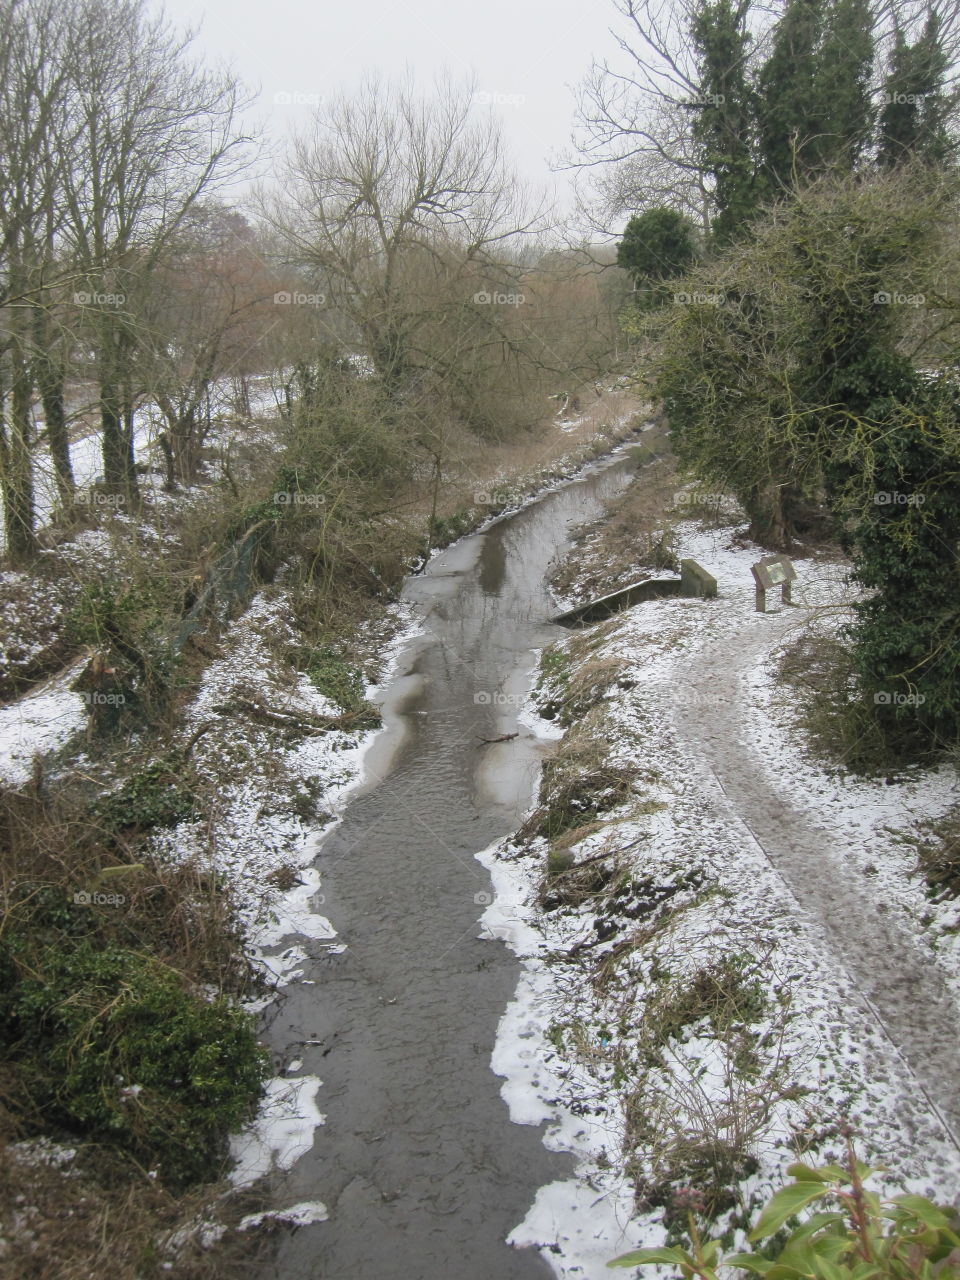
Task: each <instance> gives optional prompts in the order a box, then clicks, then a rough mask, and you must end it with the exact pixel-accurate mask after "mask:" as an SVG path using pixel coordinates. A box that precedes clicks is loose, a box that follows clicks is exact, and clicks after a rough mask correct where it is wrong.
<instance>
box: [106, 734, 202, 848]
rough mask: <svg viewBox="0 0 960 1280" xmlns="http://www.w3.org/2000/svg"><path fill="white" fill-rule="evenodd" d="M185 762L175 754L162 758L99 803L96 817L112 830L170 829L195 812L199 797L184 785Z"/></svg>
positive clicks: (130, 778)
mask: <svg viewBox="0 0 960 1280" xmlns="http://www.w3.org/2000/svg"><path fill="white" fill-rule="evenodd" d="M184 768H185V762H184V760H183V758H182V757H181V756H180V755H178V754H177V753H176V752H169V753H168V754H166V755H162V756H159V757H158V758H157V759H156V760H154V761H153V762H152V763H151V764H148V765H147V766H146V767H145V768H144V769H141V770H140V771H139V772H138V773H135V774H133V775H132V776H131V777H129V778H128V779H127V780H126V782H124V784H123V786H121V787H120V789H119V790H118V791H115V792H114V793H113V795H110V796H106V797H105V798H104V799H102V800H99V801H98V802H97V805H96V807H95V812H96V816H97V817H98V818H99V819H100V820H101V821H102V822H103V823H104V825H105V826H107V827H108V828H109V829H110V830H111V831H118V830H122V829H123V828H126V827H136V828H137V829H139V830H141V831H142V830H147V829H149V828H150V827H171V826H173V825H174V824H175V823H177V822H182V821H183V820H184V819H185V818H189V817H191V816H192V815H193V813H194V812H195V810H196V804H197V801H196V797H195V796H194V794H193V792H192V791H191V790H190V789H189V788H188V787H186V786H184V785H183V774H184Z"/></svg>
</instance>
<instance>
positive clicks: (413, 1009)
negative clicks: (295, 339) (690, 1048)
mask: <svg viewBox="0 0 960 1280" xmlns="http://www.w3.org/2000/svg"><path fill="white" fill-rule="evenodd" d="M636 466H637V460H636V457H635V453H634V451H633V450H631V448H630V447H629V446H628V447H627V448H626V449H624V450H621V451H618V452H617V453H616V454H614V455H613V456H612V457H611V458H607V459H604V460H603V461H602V462H600V463H596V464H594V465H593V466H591V467H589V468H588V469H587V470H586V471H584V472H583V473H581V474H580V476H578V477H577V478H576V479H575V480H573V481H570V482H568V483H566V484H564V485H562V486H560V487H558V488H556V489H553V490H551V491H549V492H547V493H545V494H544V495H543V496H542V497H541V498H539V499H538V500H537V501H536V502H534V503H532V504H530V505H529V506H527V507H525V508H523V509H522V510H520V511H518V512H516V513H514V514H512V515H508V516H506V517H504V518H502V519H500V520H499V521H497V522H496V523H494V524H492V525H491V526H490V527H489V528H488V529H486V530H485V531H483V532H481V533H477V534H474V535H471V536H468V537H466V538H464V539H462V540H461V541H459V542H458V543H456V544H455V545H454V546H452V547H450V548H448V549H447V550H446V551H444V552H442V553H441V554H438V555H436V556H435V557H434V558H433V559H431V561H430V562H429V564H428V565H427V566H426V568H425V569H424V570H423V571H422V572H421V573H419V574H417V575H414V576H411V577H410V578H409V579H408V580H407V581H406V583H405V586H404V595H405V596H406V598H407V599H408V600H410V601H411V602H412V603H413V605H414V608H415V611H416V613H417V616H418V618H419V619H420V621H421V623H422V626H423V628H424V630H423V634H422V635H421V636H419V637H418V638H417V639H415V640H414V641H412V642H411V643H410V645H409V646H408V647H407V648H406V650H405V651H404V653H403V654H402V655H401V658H400V663H399V666H398V669H397V675H396V677H395V678H394V679H393V680H392V681H391V683H390V685H389V687H388V688H387V689H386V690H385V694H384V698H383V703H382V710H383V714H384V729H383V731H382V732H381V733H380V734H378V736H377V738H376V739H375V740H374V742H373V744H372V745H371V747H370V750H369V751H368V754H367V757H366V759H365V773H364V783H363V785H362V786H360V787H358V788H357V789H356V790H354V792H353V793H352V794H351V796H350V799H349V801H348V804H347V807H346V810H345V812H344V814H343V817H342V821H341V822H340V823H339V824H338V825H337V826H336V827H334V828H332V829H331V830H330V832H329V833H328V834H327V835H326V836H325V837H324V838H323V840H322V842H321V843H320V845H319V846H318V853H317V860H316V866H317V867H318V869H319V871H320V874H321V876H322V880H323V893H324V899H325V901H324V904H323V908H322V910H323V914H324V915H326V916H328V917H329V918H330V920H331V921H332V922H333V924H334V925H335V927H336V928H337V930H338V931H339V939H338V940H339V942H341V943H343V944H345V947H344V949H343V950H342V951H341V952H340V953H339V954H329V953H327V952H324V953H323V954H320V955H318V956H317V958H316V959H314V960H311V961H310V962H309V964H308V965H307V967H306V970H305V972H304V975H303V979H306V981H304V980H303V979H301V980H300V981H298V982H295V983H293V984H292V985H291V986H289V987H288V988H287V989H286V990H285V991H284V993H283V996H282V998H281V999H280V1000H278V1001H277V1003H276V1004H275V1005H274V1006H273V1008H272V1012H271V1014H270V1016H269V1018H268V1023H267V1027H266V1031H265V1039H266V1042H267V1044H268V1045H269V1047H270V1048H271V1050H273V1051H274V1053H275V1054H276V1055H277V1056H278V1057H280V1058H282V1059H284V1060H289V1059H291V1058H298V1059H300V1060H301V1061H302V1062H303V1070H304V1071H306V1072H311V1073H315V1074H316V1075H318V1076H319V1077H320V1079H321V1080H322V1081H323V1087H322V1088H321V1090H320V1094H319V1097H318V1103H319V1105H320V1107H321V1110H322V1111H323V1112H324V1113H325V1114H326V1117H327V1120H326V1124H325V1125H323V1126H321V1127H320V1128H318V1129H317V1130H316V1135H315V1143H314V1146H313V1148H312V1149H311V1150H310V1151H309V1152H307V1153H306V1154H305V1155H304V1156H303V1157H301V1159H300V1160H299V1161H298V1162H297V1163H296V1164H295V1165H294V1166H293V1168H292V1169H290V1170H289V1171H288V1172H286V1173H284V1174H282V1175H277V1177H276V1183H275V1186H274V1188H273V1191H274V1193H275V1196H276V1200H277V1202H278V1203H281V1204H290V1203H293V1202H295V1201H300V1200H322V1201H323V1202H324V1204H325V1205H326V1206H327V1208H328V1210H329V1215H330V1216H329V1220H328V1221H326V1222H322V1223H316V1224H314V1225H311V1226H305V1227H300V1228H298V1229H297V1230H295V1231H293V1230H289V1229H284V1230H282V1231H281V1232H280V1233H279V1234H278V1235H277V1237H276V1239H275V1242H274V1243H273V1244H272V1246H271V1256H270V1259H269V1261H268V1262H267V1263H265V1264H264V1266H263V1267H262V1270H261V1272H260V1274H261V1276H262V1278H263V1280H319V1278H320V1277H323V1280H452V1278H453V1277H456V1280H527V1278H529V1280H533V1278H534V1277H538V1276H539V1277H545V1276H549V1275H551V1271H550V1269H549V1267H548V1266H547V1264H546V1263H545V1262H544V1261H543V1259H542V1258H541V1257H540V1255H539V1254H537V1253H535V1252H532V1251H530V1250H517V1249H512V1248H510V1247H509V1246H508V1245H507V1244H506V1243H505V1239H506V1236H507V1235H508V1233H509V1232H510V1231H511V1229H512V1228H513V1227H514V1226H515V1225H516V1224H517V1223H518V1222H519V1221H520V1220H521V1219H522V1218H523V1217H524V1215H525V1214H526V1212H527V1210H528V1208H529V1206H530V1204H531V1203H532V1201H533V1198H534V1195H535V1193H536V1191H537V1188H538V1187H540V1186H542V1185H544V1184H545V1183H547V1182H551V1181H553V1180H555V1179H557V1178H565V1177H569V1176H570V1174H571V1172H572V1159H571V1158H570V1157H567V1156H563V1155H560V1154H557V1153H551V1152H549V1151H547V1150H546V1149H545V1148H544V1146H543V1144H542V1140H541V1139H542V1133H541V1130H540V1129H539V1128H536V1127H533V1126H525V1125H517V1124H513V1123H511V1121H510V1119H509V1116H508V1113H507V1108H506V1105H505V1103H504V1102H503V1100H502V1098H501V1097H500V1092H499V1088H500V1081H499V1080H498V1078H497V1077H496V1076H494V1074H493V1073H492V1071H491V1069H490V1057H491V1052H492V1049H493V1045H494V1040H495V1037H496V1033H497V1026H498V1022H499V1020H500V1017H501V1015H502V1014H503V1012H504V1009H505V1008H506V1006H507V1004H508V1002H509V1001H510V999H511V997H512V995H513V992H514V990H515V987H516V984H517V979H518V972H519V970H518V964H517V961H516V959H515V957H514V956H513V955H512V954H511V953H510V952H509V951H508V950H507V948H506V947H505V946H504V945H503V944H501V943H499V942H492V941H489V940H484V939H481V938H480V936H479V928H478V920H479V917H480V915H481V914H482V912H483V910H484V906H483V902H484V900H485V895H487V894H488V893H489V889H490V883H489V878H488V875H487V873H486V871H485V870H484V869H483V868H482V867H481V866H480V864H479V863H478V862H477V861H476V859H475V857H474V855H475V854H476V853H477V852H478V851H480V850H481V849H484V848H486V847H487V846H489V845H490V844H491V843H492V842H493V841H495V840H497V839H498V838H500V837H502V836H504V835H506V834H508V833H509V832H511V831H513V830H515V829H516V827H517V826H518V825H519V822H520V819H521V816H522V814H523V813H524V811H525V810H526V809H527V808H528V807H529V805H530V803H531V800H532V798H533V793H534V789H535V786H536V780H537V774H538V770H539V767H540V762H541V760H542V758H543V753H544V752H545V751H546V750H547V749H548V748H547V746H546V744H544V743H542V742H541V741H539V740H538V739H537V738H536V737H535V736H534V735H533V734H532V733H531V732H530V731H529V730H528V729H525V728H523V727H522V726H518V723H517V717H516V712H517V705H518V702H519V699H520V697H521V696H522V694H523V691H524V690H525V689H526V688H528V686H529V682H530V677H531V672H532V669H533V665H534V660H535V654H534V650H536V649H537V648H539V647H542V646H543V645H546V644H549V643H550V642H551V641H552V640H553V639H555V638H556V637H557V636H558V635H560V634H563V633H562V632H561V631H560V629H559V628H557V627H555V626H554V625H553V624H552V623H551V622H550V621H549V619H550V617H551V615H552V614H553V613H554V612H555V605H554V602H553V601H552V599H551V597H550V594H549V591H548V588H547V585H546V579H547V576H548V571H549V568H550V565H551V562H552V561H554V560H555V559H556V558H558V557H561V556H563V555H564V554H565V552H566V550H567V549H568V547H569V538H570V534H571V531H572V530H573V529H574V528H575V527H576V526H578V525H580V524H582V523H583V522H585V521H588V520H592V519H595V518H596V517H597V516H598V515H599V514H600V513H601V512H602V509H603V507H602V504H603V501H604V499H607V498H610V497H612V496H614V495H615V494H616V493H617V492H619V491H620V490H622V489H623V488H624V487H625V486H626V485H627V484H628V483H629V481H630V480H631V479H632V477H633V475H634V474H635V470H636ZM509 734H517V735H518V736H516V737H514V738H511V739H510V740H509V741H505V742H501V743H495V744H492V745H491V744H488V743H485V742H483V741H482V740H483V739H494V738H498V737H500V736H501V735H509Z"/></svg>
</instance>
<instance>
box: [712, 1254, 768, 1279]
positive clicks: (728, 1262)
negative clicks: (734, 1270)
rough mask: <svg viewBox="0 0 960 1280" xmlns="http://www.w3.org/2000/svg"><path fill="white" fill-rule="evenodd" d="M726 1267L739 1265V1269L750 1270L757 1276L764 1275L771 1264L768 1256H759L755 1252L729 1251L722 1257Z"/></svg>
mask: <svg viewBox="0 0 960 1280" xmlns="http://www.w3.org/2000/svg"><path fill="white" fill-rule="evenodd" d="M723 1264H724V1266H726V1267H739V1268H740V1270H741V1271H752V1272H754V1273H755V1274H756V1275H758V1276H763V1275H766V1274H767V1272H768V1271H769V1270H770V1268H771V1267H772V1266H773V1261H772V1260H771V1259H770V1258H761V1257H760V1255H759V1254H756V1253H731V1254H729V1256H728V1257H726V1258H724V1260H723Z"/></svg>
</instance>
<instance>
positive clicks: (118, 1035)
mask: <svg viewBox="0 0 960 1280" xmlns="http://www.w3.org/2000/svg"><path fill="white" fill-rule="evenodd" d="M64 910H65V911H67V912H69V908H68V907H66V906H65V907H64ZM72 914H73V915H74V916H79V915H80V913H78V912H76V911H74V912H73V913H72ZM55 916H56V913H54V915H53V916H51V915H50V913H49V912H47V914H46V917H45V920H46V927H42V926H43V922H38V921H36V920H34V919H32V918H29V919H28V918H21V923H20V925H19V927H18V928H13V929H10V930H8V931H7V933H6V934H5V935H4V938H3V940H2V942H0V974H2V976H3V979H4V985H3V994H2V996H0V1033H2V1042H3V1045H4V1048H3V1050H2V1056H3V1059H4V1061H5V1062H6V1064H7V1065H8V1066H9V1067H12V1068H13V1073H14V1076H13V1078H14V1081H15V1083H14V1087H13V1090H12V1101H13V1104H14V1108H15V1110H16V1111H17V1112H19V1113H20V1115H21V1117H22V1119H23V1120H24V1121H25V1122H26V1123H27V1124H28V1125H29V1124H31V1123H33V1122H36V1123H39V1124H41V1125H42V1126H43V1127H44V1128H46V1127H47V1126H48V1125H49V1124H50V1123H53V1124H54V1125H57V1126H59V1127H61V1128H62V1129H64V1130H66V1131H67V1132H69V1133H71V1134H76V1135H78V1136H81V1137H83V1138H86V1139H88V1140H90V1141H94V1142H101V1143H104V1144H107V1145H109V1146H114V1147H118V1148H120V1149H122V1150H123V1151H125V1152H127V1153H129V1154H130V1155H132V1156H133V1157H134V1158H135V1159H137V1160H138V1161H139V1162H140V1163H142V1164H144V1165H146V1166H148V1167H150V1168H153V1167H156V1168H157V1169H158V1171H159V1174H160V1177H161V1179H162V1180H163V1182H164V1183H165V1184H167V1185H170V1186H172V1187H183V1186H187V1185H190V1184H192V1183H195V1182H198V1181H203V1180H207V1179H210V1178H215V1177H217V1176H218V1175H219V1174H220V1173H221V1171H222V1167H223V1164H224V1161H225V1158H226V1155H227V1138H228V1135H229V1134H230V1133H231V1132H232V1131H234V1130H236V1129H237V1128H238V1127H239V1126H240V1125H241V1124H242V1123H243V1122H244V1121H245V1120H246V1119H247V1118H248V1117H250V1116H251V1115H252V1113H253V1111H254V1108H255V1106H256V1103H257V1100H258V1098H259V1096H260V1092H261V1088H262V1083H263V1080H264V1078H265V1076H266V1074H267V1059H266V1054H265V1052H264V1050H263V1049H261V1048H260V1046H259V1045H258V1044H257V1040H256V1036H255V1034H254V1029H253V1024H252V1020H251V1018H250V1017H249V1015H247V1014H246V1013H244V1012H243V1011H242V1010H240V1009H237V1008H236V1007H234V1006H233V1005H231V1004H230V1003H228V1002H227V1001H226V1000H223V999H217V1000H213V1001H207V1000H205V999H203V998H202V997H201V996H200V995H198V994H197V993H195V992H194V991H193V990H191V989H190V988H189V987H188V986H187V984H186V983H185V982H184V981H183V980H182V978H181V977H180V975H178V974H177V973H176V972H175V971H173V970H171V969H170V968H168V967H167V966H165V965H163V964H161V963H160V962H158V961H157V960H155V959H153V958H152V957H150V956H148V955H146V954H143V953H141V952H137V951H134V950H130V949H128V948H125V947H121V946H118V945H116V944H113V943H109V944H107V945H105V946H104V945H103V944H102V943H101V942H99V941H98V940H96V939H90V938H82V937H80V938H78V937H76V936H72V935H71V933H70V932H68V931H66V930H64V929H61V928H55V927H53V925H54V924H55ZM38 923H39V924H40V925H41V927H40V928H35V927H34V926H35V925H37V924H38Z"/></svg>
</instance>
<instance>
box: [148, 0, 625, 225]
mask: <svg viewBox="0 0 960 1280" xmlns="http://www.w3.org/2000/svg"><path fill="white" fill-rule="evenodd" d="M158 7H159V4H158ZM163 8H164V9H165V11H166V13H167V15H168V17H169V18H171V19H172V20H173V21H174V22H175V23H176V24H177V25H178V26H186V25H192V26H196V25H200V32H199V35H198V38H197V42H196V48H197V49H198V51H199V52H201V53H202V54H203V55H204V57H205V58H208V59H210V60H212V61H222V60H226V61H228V62H230V63H231V64H232V66H233V67H234V69H235V70H236V71H237V72H238V73H239V75H240V76H241V78H242V79H243V80H244V81H245V82H246V83H247V84H248V85H250V86H251V87H252V88H254V89H257V88H259V90H260V99H259V103H258V110H259V113H260V115H261V118H263V119H264V120H265V121H266V122H267V124H268V126H269V130H270V133H271V135H272V136H274V137H277V136H280V135H282V134H283V132H284V131H285V130H287V129H289V128H290V127H291V126H296V125H297V124H302V123H303V122H304V121H305V120H306V119H307V118H308V116H309V113H310V111H311V109H312V107H311V104H312V103H314V102H316V100H317V99H318V98H322V97H324V96H329V95H330V94H331V93H333V92H335V91H336V90H337V89H339V88H341V87H347V88H349V87H351V86H352V85H355V84H356V83H357V82H358V81H359V79H360V77H361V76H362V74H363V72H364V71H368V70H373V71H377V72H381V73H384V74H385V75H388V76H393V75H402V74H403V72H404V70H405V69H406V68H407V67H409V68H410V69H411V70H412V72H413V73H414V75H415V77H416V79H417V81H418V82H420V83H422V84H423V85H424V86H425V87H429V86H430V84H431V83H432V82H433V78H434V76H435V74H436V73H437V72H439V71H449V72H450V73H451V74H452V75H453V76H455V77H459V76H463V77H464V79H469V78H470V76H471V74H475V76H476V82H477V89H478V91H479V93H480V102H481V103H489V104H490V105H489V106H485V109H487V110H491V111H496V112H497V113H498V114H499V116H500V118H501V120H502V122H503V126H504V131H505V134H506V138H507V141H508V144H509V146H510V149H511V152H512V154H513V157H514V160H515V163H516V167H517V168H518V170H519V171H520V172H521V173H522V174H524V175H525V176H526V178H527V179H528V180H529V181H531V182H532V183H533V184H534V185H536V186H546V187H547V188H548V189H549V190H551V191H554V190H555V191H556V193H557V195H558V196H559V198H560V200H561V202H562V203H563V204H568V203H569V179H568V178H567V176H566V175H562V174H561V175H555V174H553V173H551V171H550V166H549V157H550V155H551V153H556V152H557V151H559V150H561V149H562V148H563V147H565V146H566V144H567V141H568V139H569V135H570V129H571V125H572V122H573V114H574V94H573V90H574V88H575V87H576V85H577V84H578V82H579V81H580V80H581V79H582V78H583V76H584V75H585V74H586V72H587V71H588V70H589V67H590V63H591V60H592V57H593V56H594V55H597V56H603V55H605V54H608V53H610V52H611V49H612V46H613V40H612V37H611V36H610V34H609V30H608V29H609V27H610V26H611V25H612V23H613V21H614V20H615V18H616V11H615V9H614V7H613V4H612V0H480V3H470V2H469V0H166V3H165V4H164V5H163Z"/></svg>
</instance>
